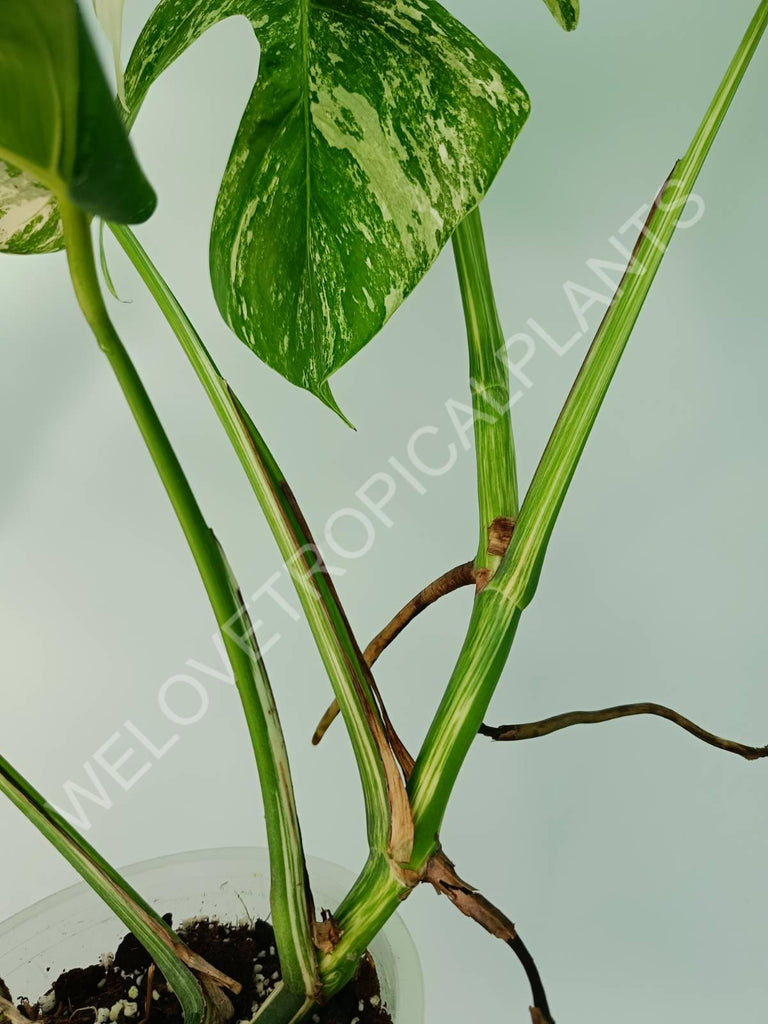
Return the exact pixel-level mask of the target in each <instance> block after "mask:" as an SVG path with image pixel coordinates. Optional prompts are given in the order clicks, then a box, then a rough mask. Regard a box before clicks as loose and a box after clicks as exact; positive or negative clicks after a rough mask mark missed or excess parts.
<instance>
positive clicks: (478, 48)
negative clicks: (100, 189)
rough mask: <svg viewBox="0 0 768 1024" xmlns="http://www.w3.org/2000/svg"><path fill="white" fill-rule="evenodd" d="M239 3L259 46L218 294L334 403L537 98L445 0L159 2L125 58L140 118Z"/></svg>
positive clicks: (255, 336)
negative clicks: (165, 78) (170, 72)
mask: <svg viewBox="0 0 768 1024" xmlns="http://www.w3.org/2000/svg"><path fill="white" fill-rule="evenodd" d="M231 15H244V16H245V17H246V18H248V19H249V20H250V22H251V25H252V26H253V30H254V32H255V33H256V36H257V38H258V40H259V43H260V47H261V57H260V64H259V75H258V79H257V82H256V85H255V87H254V90H253V92H252V94H251V97H250V100H249V102H248V105H247V108H246V110H245V113H244V115H243V118H242V121H241V124H240V127H239V130H238V133H237V136H236V139H235V143H234V147H233V149H232V153H231V156H230V160H229V164H228V166H227V169H226V172H225V175H224V180H223V182H222V185H221V190H220V192H219V197H218V201H217V204H216V210H215V213H214V218H213V228H212V235H211V253H210V258H211V277H212V281H213V289H214V293H215V296H216V300H217V302H218V305H219V308H220V310H221V312H222V314H223V316H224V318H225V320H226V321H227V323H228V324H229V325H230V327H231V328H232V329H233V331H234V332H235V334H237V335H238V337H239V338H241V339H242V340H243V341H244V342H245V343H246V344H247V345H249V346H250V347H251V348H252V349H253V350H254V351H255V352H256V353H257V354H258V355H259V356H260V357H261V358H262V359H263V360H264V361H265V362H266V363H268V364H269V365H270V366H272V367H274V368H275V369H276V370H278V371H279V372H280V373H281V374H283V376H285V377H287V378H288V379H289V380H291V381H293V382H294V383H295V384H298V385H300V386H301V387H304V388H307V389H309V390H310V391H312V392H314V393H315V394H316V395H318V396H319V397H321V398H322V399H323V401H325V402H326V403H327V404H328V405H331V406H332V407H335V404H334V401H333V398H332V396H331V391H330V388H329V386H328V378H329V377H330V376H331V374H332V373H334V371H335V370H337V369H338V368H339V367H340V366H342V365H343V364H344V363H346V362H347V360H348V359H350V358H351V357H352V356H353V355H354V354H355V353H356V352H358V351H359V350H360V349H361V348H362V347H363V346H364V345H365V344H366V343H367V342H368V341H369V340H370V339H371V338H372V337H373V336H374V335H375V334H376V333H377V332H378V331H379V330H380V328H381V327H382V325H383V324H384V323H385V321H386V320H387V319H388V318H389V317H390V316H391V314H392V313H393V312H394V311H395V310H396V309H397V307H398V306H399V305H400V303H401V302H402V301H403V299H404V298H405V296H406V295H408V293H409V292H411V291H412V289H413V288H414V287H415V286H416V284H417V283H418V282H419V280H420V279H421V277H422V276H423V275H424V273H425V272H426V270H427V269H428V268H429V266H430V265H431V264H432V262H433V261H434V259H435V257H436V256H437V254H438V253H439V252H440V249H441V248H442V246H443V245H444V244H445V242H446V241H447V240H448V239H449V238H450V236H451V234H452V233H453V231H454V230H455V228H456V227H457V225H458V223H459V222H460V220H461V219H462V218H463V217H464V216H465V215H466V214H467V213H468V212H469V211H470V210H471V209H472V208H473V207H474V206H475V205H476V204H477V203H478V202H479V201H480V199H481V198H482V197H483V195H484V194H485V192H486V191H487V189H488V187H489V185H490V184H491V182H492V180H493V178H494V176H495V175H496V172H497V171H498V169H499V167H500V166H501V163H502V161H503V160H504V158H505V156H506V155H507V152H508V151H509V148H510V146H511V144H512V142H513V141H514V139H515V137H516V135H517V133H518V132H519V130H520V128H521V127H522V125H523V123H524V121H525V119H526V117H527V115H528V111H529V101H528V97H527V95H526V93H525V91H524V89H523V88H522V86H521V85H520V83H519V82H518V80H517V79H516V78H515V76H514V75H513V74H512V73H511V71H510V70H509V69H508V68H507V67H506V65H505V64H504V63H503V62H502V61H501V60H499V58H498V57H496V56H494V55H493V54H492V53H491V52H490V51H489V50H488V49H487V48H486V47H485V46H484V45H483V44H482V43H481V42H480V41H479V40H478V39H477V38H476V37H475V36H474V35H472V33H471V32H469V31H468V30H467V29H466V28H465V27H464V26H463V25H461V24H460V23H459V22H458V21H457V20H456V19H455V18H454V17H452V16H451V15H450V14H449V13H448V12H447V11H446V10H445V9H444V8H443V7H441V6H440V5H439V4H438V3H436V2H435V0H196V2H190V0H162V2H161V3H160V4H159V6H158V7H157V8H156V9H155V11H154V13H153V14H152V16H151V18H150V20H149V22H148V23H147V25H146V26H145V28H144V30H143V32H142V34H141V36H140V38H139V40H138V42H137V44H136V47H135V49H134V51H133V54H132V56H131V59H130V62H129V64H128V68H127V70H126V98H127V104H128V109H129V111H130V115H131V117H135V115H136V113H137V111H138V108H139V106H140V104H141V102H142V101H143V99H144V97H145V95H146V93H147V90H148V89H149V88H150V86H151V85H152V83H153V82H154V81H155V80H156V79H157V78H158V76H159V75H160V74H161V73H162V72H163V71H164V69H165V68H167V67H168V66H169V65H170V64H171V62H172V61H174V60H175V59H176V58H177V57H178V56H180V54H182V53H183V52H184V51H185V50H186V49H187V48H188V47H189V46H190V45H191V44H192V43H193V42H194V41H195V40H196V39H197V38H198V37H199V36H200V35H201V34H202V33H203V32H205V31H206V29H208V28H209V27H210V26H212V25H213V24H215V23H216V22H218V21H221V20H222V19H224V18H227V17H230V16H231Z"/></svg>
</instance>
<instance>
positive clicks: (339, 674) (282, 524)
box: [110, 224, 413, 952]
mask: <svg viewBox="0 0 768 1024" xmlns="http://www.w3.org/2000/svg"><path fill="white" fill-rule="evenodd" d="M110 230H111V231H112V233H113V234H114V236H115V238H116V239H117V241H118V242H119V243H120V245H121V246H122V247H123V249H124V251H125V253H126V255H127V256H128V258H129V259H130V260H131V262H132V263H133V265H134V267H135V268H136V270H137V271H138V272H139V274H140V276H141V278H142V280H143V281H144V283H145V284H146V286H147V288H148V289H149V291H150V292H151V294H152V296H153V297H154V299H155V301H156V302H157V304H158V307H159V308H160V310H161V312H162V313H163V315H164V316H165V318H166V319H167V321H168V323H169V325H170V327H171V329H172V330H173V332H174V334H175V335H176V338H177V339H178V341H179V343H180V345H181V347H182V349H183V350H184V353H185V355H186V356H187V358H188V360H189V362H190V364H191V366H192V368H193V370H194V371H195V373H196V374H197V377H198V379H199V381H200V383H201V384H202V386H203V388H204V390H205V392H206V394H207V395H208V398H209V400H210V402H211V405H212V406H213V408H214V410H215V411H216V414H217V416H218V417H219V420H220V422H221V424H222V426H223V427H224V429H225V431H226V433H227V436H228V438H229V440H230V442H231V444H232V447H233V449H234V451H235V453H236V454H237V457H238V459H239V460H240V463H241V465H242V467H243V470H244V471H245V474H246V476H247V478H248V481H249V483H250V484H251V487H252V488H253V491H254V494H255V495H256V498H257V500H258V502H259V504H260V506H261V509H262V511H263V513H264V517H265V519H266V521H267V524H268V525H269V528H270V530H271V531H272V535H273V537H274V538H275V542H276V543H277V546H278V549H279V551H280V555H281V557H282V558H283V561H284V562H285V565H286V568H287V570H288V573H289V575H290V577H291V581H292V582H293V584H294V587H295V588H296V593H297V595H298V598H299V601H300V602H301V606H302V609H303V610H304V614H305V615H306V618H307V623H308V625H309V627H310V629H311V631H312V635H313V637H314V640H315V643H316V645H317V648H318V651H319V653H320V657H321V658H322V661H323V664H324V666H325V669H326V671H327V673H328V677H329V679H330V682H331V686H332V688H333V691H334V694H335V696H336V699H337V700H338V701H339V704H340V706H341V710H342V714H343V716H344V721H345V724H346V727H347V731H348V733H349V736H350V740H351V743H352V748H353V750H354V754H355V758H356V761H357V765H358V770H359V773H360V777H361V782H362V788H363V797H364V801H365V808H366V819H367V825H368V842H369V846H370V847H371V848H372V849H375V850H381V851H389V852H391V853H393V855H395V856H398V857H400V858H401V859H407V857H408V854H409V852H410V847H411V841H412V832H413V823H412V821H411V816H410V808H409V806H408V801H407V798H406V794H405V787H404V784H403V780H402V777H401V776H400V773H399V769H398V766H397V763H396V761H395V758H394V755H393V753H392V751H391V750H390V749H389V747H388V746H387V742H386V731H385V728H384V724H383V722H382V716H381V714H380V711H379V708H378V706H377V703H376V698H375V694H374V692H373V690H374V687H373V685H372V683H373V680H372V677H371V674H370V670H369V669H368V666H367V665H366V664H365V660H364V659H363V656H362V652H361V651H360V649H359V647H358V644H357V640H356V639H355V636H354V634H353V633H352V630H351V628H350V626H349V622H348V620H347V617H346V614H345V612H344V609H343V608H342V605H341V602H340V600H339V598H338V595H337V593H336V589H335V587H334V584H333V580H332V579H331V577H330V574H329V573H328V572H327V570H326V568H325V566H324V564H323V561H322V557H321V554H320V551H319V549H318V547H317V545H316V544H315V542H314V540H313V539H312V535H311V533H310V531H309V528H308V526H307V523H306V521H305V520H304V517H303V515H302V513H301V510H300V508H299V506H298V503H297V502H296V499H295V498H294V496H293V493H292V492H291V489H290V487H289V485H288V482H287V481H286V479H285V477H284V475H283V473H282V471H281V470H280V467H279V466H278V465H277V462H276V461H275V459H274V457H273V455H272V453H271V451H270V450H269V448H268V447H267V445H266V443H265V442H264V439H263V438H262V436H261V435H260V433H259V431H258V430H257V429H256V426H255V424H254V423H253V421H252V420H251V418H250V417H249V415H248V413H247V412H246V410H245V409H244V408H243V406H242V405H241V403H240V402H239V400H238V399H237V396H236V395H235V394H234V392H233V391H232V390H231V388H230V387H229V385H228V384H227V382H226V380H225V379H224V378H223V377H222V376H221V374H220V373H219V371H218V368H217V367H216V365H215V363H214V361H213V359H212V358H211V355H210V353H209V352H208V350H207V348H206V347H205V344H204V343H203V340H202V339H201V338H200V336H199V334H198V333H197V331H196V330H195V328H194V326H193V325H192V323H191V321H190V320H189V317H188V316H187V315H186V313H185V312H184V310H183V308H182V306H181V305H180V303H179V302H178V300H177V299H176V297H175V295H174V294H173V292H172V291H171V289H170V288H169V287H168V285H167V283H166V282H165V281H164V280H163V278H162V276H161V274H160V273H159V271H158V270H157V268H156V267H155V266H154V264H153V263H152V261H151V260H150V258H149V256H148V254H147V253H146V252H145V251H144V249H143V248H142V246H141V244H140V242H139V240H138V239H137V238H136V236H135V235H134V234H133V232H132V231H131V230H130V228H128V227H126V226H125V225H121V224H110ZM361 952H362V951H361Z"/></svg>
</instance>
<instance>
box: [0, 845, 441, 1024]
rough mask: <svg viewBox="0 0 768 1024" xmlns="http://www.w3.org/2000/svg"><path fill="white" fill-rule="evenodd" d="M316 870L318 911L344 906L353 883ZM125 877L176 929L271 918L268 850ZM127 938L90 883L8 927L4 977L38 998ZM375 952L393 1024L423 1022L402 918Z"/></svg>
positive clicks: (164, 865)
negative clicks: (198, 920)
mask: <svg viewBox="0 0 768 1024" xmlns="http://www.w3.org/2000/svg"><path fill="white" fill-rule="evenodd" d="M308 866H309V873H310V877H311V880H312V886H313V891H314V893H315V899H316V901H317V904H318V906H326V907H333V906H335V905H336V904H338V903H339V901H340V900H341V898H342V897H343V896H344V894H345V893H346V892H347V891H348V890H349V887H350V885H351V884H352V882H353V881H354V876H353V875H352V874H351V873H350V872H349V871H347V870H346V869H344V868H340V867H338V866H337V865H335V864H331V863H329V862H328V861H324V860H318V859H315V858H310V859H309V862H308ZM123 874H124V876H125V877H126V878H127V879H128V881H130V883H131V884H132V885H133V886H135V888H136V889H137V890H138V892H140V893H141V895H142V896H143V897H144V898H145V899H146V900H147V901H148V902H149V903H150V904H151V905H152V906H153V907H154V908H155V909H156V910H157V911H158V912H159V913H161V914H165V913H167V912H168V911H170V912H171V913H172V914H173V919H174V922H175V923H176V924H179V923H180V922H181V921H184V920H186V919H188V918H193V917H200V916H205V917H213V918H217V919H218V920H221V921H238V920H242V919H243V918H246V917H247V916H248V915H250V916H251V917H261V918H265V917H266V916H267V915H268V914H269V858H268V856H267V852H266V850H264V849H255V848H254V849H251V848H248V847H239V848H235V849H222V850H198V851H195V852H193V853H183V854H175V855H173V856H170V857H160V858H158V859H156V860H149V861H144V862H142V863H140V864H133V865H131V866H130V867H128V868H126V869H125V870H124V872H123ZM124 933H125V928H124V926H123V925H122V923H121V922H120V921H119V920H118V919H117V918H116V917H115V916H114V914H113V913H112V912H111V911H110V910H109V908H108V907H107V906H106V905H105V904H104V903H102V901H101V900H100V899H99V898H98V896H96V895H95V894H94V893H93V892H92V891H91V890H90V889H89V888H88V886H87V885H85V884H84V883H80V884H78V885H73V886H71V887H70V888H68V889H64V890H62V891H61V892H59V893H56V894H55V895H54V896H49V897H47V898H46V899H44V900H41V901H40V902H39V903H35V904H34V905H33V906H31V907H29V908H28V909H27V910H24V911H22V912H21V913H19V914H16V915H14V916H13V917H11V918H9V919H8V920H7V921H5V922H4V923H2V924H0V977H2V978H3V979H4V980H5V982H6V984H7V985H8V987H9V988H10V990H11V992H12V994H13V996H14V997H15V998H20V997H22V996H27V997H29V999H30V1000H32V1001H34V1000H36V999H37V997H38V996H39V995H40V994H42V993H43V992H45V991H47V989H48V988H50V985H51V983H52V981H53V980H55V978H56V977H58V975H59V974H60V973H61V972H62V971H65V970H69V969H71V968H74V967H85V966H87V965H88V964H91V963H95V962H97V960H98V957H99V955H100V954H102V953H111V952H114V950H115V948H116V947H117V944H118V942H119V941H120V939H121V938H122V936H123V934H124ZM370 950H371V953H372V955H373V957H374V959H375V961H376V967H377V969H378V973H379V979H380V981H381V991H382V997H383V999H384V1002H385V1003H386V1005H387V1007H388V1008H389V1011H390V1013H391V1015H392V1019H393V1020H394V1021H395V1024H423V1022H424V990H423V984H422V974H421V965H420V963H419V957H418V954H417V952H416V947H415V946H414V944H413V940H412V939H411V937H410V935H409V933H408V931H407V929H406V927H405V925H404V924H403V922H402V920H401V918H400V917H399V916H398V915H395V916H394V917H393V918H392V919H391V920H390V921H389V922H388V923H387V925H386V927H385V928H384V929H383V930H382V932H381V933H380V934H379V935H378V936H377V937H376V938H375V939H374V941H373V942H372V943H371V947H370Z"/></svg>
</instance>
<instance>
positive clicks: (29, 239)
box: [0, 160, 64, 255]
mask: <svg viewBox="0 0 768 1024" xmlns="http://www.w3.org/2000/svg"><path fill="white" fill-rule="evenodd" d="M63 246H64V237H63V232H62V229H61V219H60V217H59V206H58V203H57V202H56V200H55V199H54V197H53V193H52V192H49V191H48V189H47V188H45V187H44V186H43V185H41V184H40V183H39V182H38V181H36V180H35V179H34V178H32V177H30V176H29V175H28V174H26V173H25V172H24V171H22V170H20V169H19V168H18V167H14V166H13V165H12V164H8V163H6V162H5V161H4V160H0V252H9V253H14V254H17V255H28V254H34V253H47V252H57V251H58V250H59V249H62V248H63Z"/></svg>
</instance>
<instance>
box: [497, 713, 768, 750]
mask: <svg viewBox="0 0 768 1024" xmlns="http://www.w3.org/2000/svg"><path fill="white" fill-rule="evenodd" d="M632 715H656V716H657V717H659V718H665V719H666V720H667V721H668V722H672V723H673V724H674V725H678V726H680V728H681V729H685V731H686V732H689V733H690V734H691V735H692V736H695V737H696V738H697V739H699V740H702V742H704V743H708V744H709V745H710V746H712V747H717V748H718V750H725V751H728V752H729V753H731V754H738V755H739V757H743V758H745V759H746V760H747V761H756V760H758V758H761V757H768V746H765V747H750V746H747V745H746V744H745V743H736V742H735V741H734V740H725V739H722V738H721V737H720V736H715V734H714V733H712V732H708V731H707V730H706V729H702V728H701V726H700V725H696V723H695V722H692V721H691V720H690V719H689V718H685V717H684V716H683V715H679V714H678V713H677V712H676V711H673V710H672V709H671V708H667V707H664V705H663V704H652V703H647V702H645V703H637V704H617V705H616V706H615V707H612V708H604V709H603V710H602V711H569V712H566V713H564V714H562V715H552V717H551V718H544V719H542V720H541V721H540V722H525V723H523V724H521V725H498V726H488V725H482V726H481V727H480V735H481V736H488V737H490V738H491V739H492V740H499V741H514V740H532V739H538V738H539V737H540V736H550V735H551V734H552V733H553V732H559V731H560V730H561V729H569V728H570V727H571V726H572V725H597V724H598V723H600V722H613V721H615V720H616V719H617V718H629V717H631V716H632Z"/></svg>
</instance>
